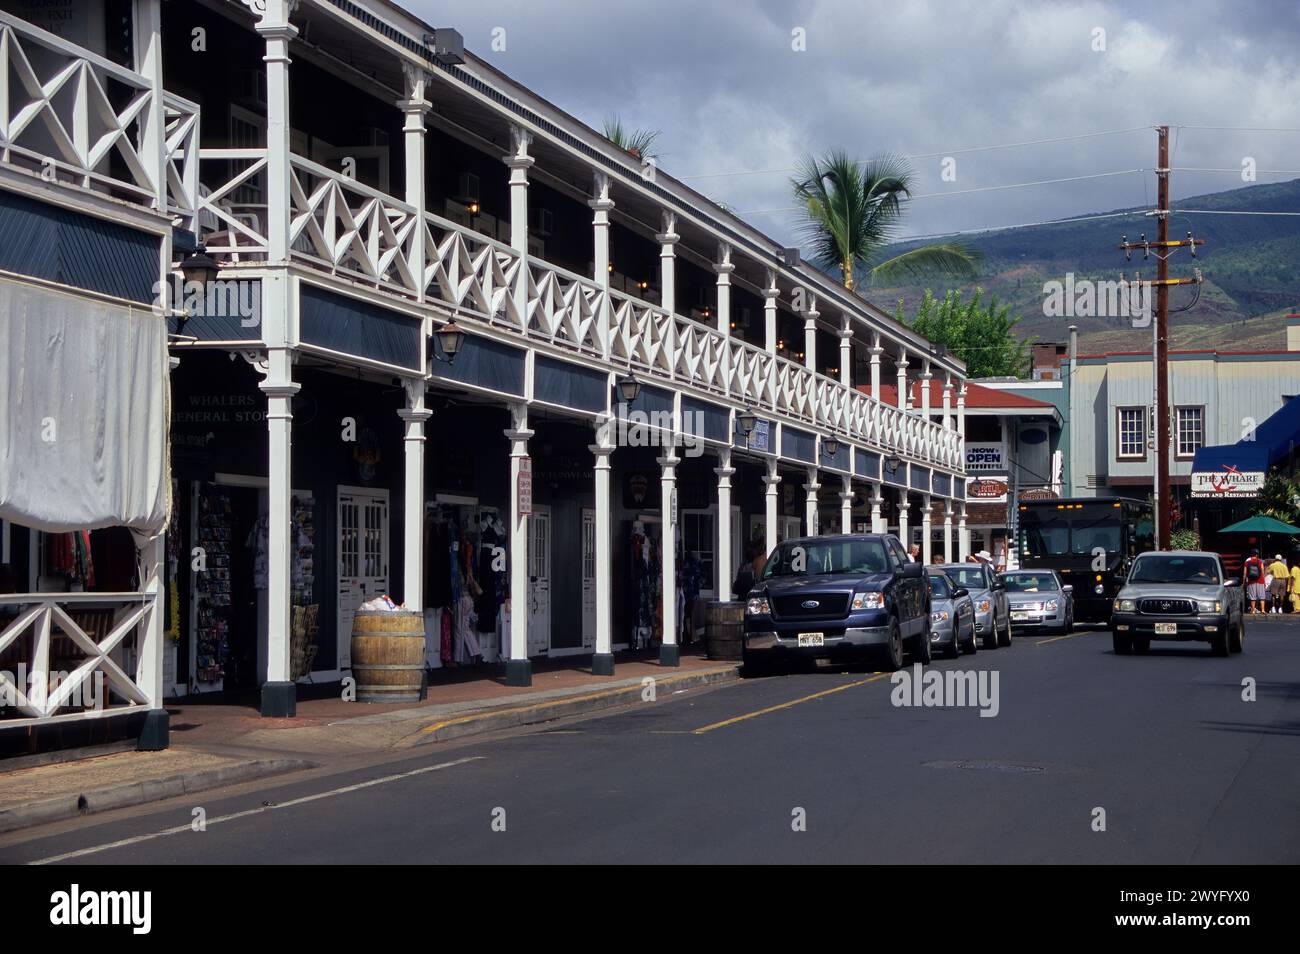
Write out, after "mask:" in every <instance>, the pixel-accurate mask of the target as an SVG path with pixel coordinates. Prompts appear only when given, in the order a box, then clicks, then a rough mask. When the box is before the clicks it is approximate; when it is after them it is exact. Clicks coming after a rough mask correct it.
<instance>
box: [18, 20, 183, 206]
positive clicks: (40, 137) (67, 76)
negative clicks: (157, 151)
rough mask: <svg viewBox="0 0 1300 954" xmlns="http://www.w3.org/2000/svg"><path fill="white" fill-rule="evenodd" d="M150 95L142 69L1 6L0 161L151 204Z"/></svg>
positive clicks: (154, 170) (153, 190) (156, 172)
mask: <svg viewBox="0 0 1300 954" xmlns="http://www.w3.org/2000/svg"><path fill="white" fill-rule="evenodd" d="M155 95H156V93H155V91H154V88H153V86H152V85H151V84H150V82H149V80H148V79H147V78H146V77H145V76H143V75H141V74H139V73H136V72H133V71H132V70H128V69H126V68H124V67H122V66H118V65H117V64H116V63H113V62H110V61H109V60H106V59H104V58H103V57H101V56H98V55H96V54H95V53H92V52H90V51H88V50H85V49H83V48H82V47H79V46H76V45H75V44H72V43H69V42H67V41H66V40H63V39H61V38H59V37H57V36H55V35H54V34H52V33H47V32H46V31H45V30H42V29H40V28H38V27H35V26H32V25H31V24H30V23H27V22H26V21H24V20H20V19H18V18H17V17H15V16H12V15H10V14H8V13H3V12H0V162H4V163H8V164H11V165H18V166H22V167H24V168H26V169H28V170H29V171H33V172H38V173H40V174H42V175H44V176H46V177H47V178H51V179H54V178H57V179H58V180H59V181H62V182H71V183H73V184H76V185H79V186H81V187H82V188H85V189H92V190H94V191H97V192H101V193H105V194H108V195H113V196H116V197H119V198H124V199H127V200H129V201H133V202H137V203H139V204H142V205H146V206H151V205H153V204H154V196H155V195H156V194H157V189H156V187H155V178H156V176H157V175H159V174H160V171H159V170H158V169H157V168H156V166H155V164H154V162H153V161H152V160H151V159H150V158H149V156H147V155H144V154H142V151H141V144H142V142H143V131H144V124H145V123H146V122H147V117H148V113H149V111H150V110H151V109H152V108H153V103H154V97H155ZM174 103H175V105H176V107H177V111H176V114H175V115H176V116H177V118H178V119H179V118H180V116H181V113H182V112H184V109H183V106H182V104H184V101H183V100H180V99H179V98H176V99H175V101H174ZM184 105H192V104H184ZM195 113H197V109H195ZM183 138H185V136H184V135H181V134H180V133H179V130H178V141H179V139H183ZM195 142H197V139H196V140H195ZM178 185H179V182H178ZM181 204H182V203H180V202H178V203H177V205H178V208H179V206H180V205H181Z"/></svg>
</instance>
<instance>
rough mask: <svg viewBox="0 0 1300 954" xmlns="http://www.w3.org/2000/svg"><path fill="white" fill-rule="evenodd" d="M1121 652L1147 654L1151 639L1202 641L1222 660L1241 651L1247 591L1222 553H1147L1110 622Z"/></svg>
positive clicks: (1134, 570) (1135, 566)
mask: <svg viewBox="0 0 1300 954" xmlns="http://www.w3.org/2000/svg"><path fill="white" fill-rule="evenodd" d="M1110 626H1111V637H1112V639H1113V640H1114V646H1115V653H1116V655H1119V656H1127V655H1129V654H1130V653H1134V652H1137V653H1145V652H1146V651H1147V650H1148V649H1150V648H1151V640H1153V639H1167V640H1199V641H1200V642H1206V643H1209V644H1210V648H1211V650H1212V651H1213V652H1214V654H1215V655H1216V656H1227V655H1228V654H1229V653H1239V652H1241V644H1242V640H1243V638H1244V636H1245V622H1244V621H1243V620H1242V592H1241V586H1240V584H1239V583H1238V582H1237V580H1235V579H1232V578H1230V577H1229V576H1228V575H1227V574H1226V573H1224V572H1223V562H1222V561H1221V560H1220V559H1219V555H1218V554H1217V553H1204V552H1199V551H1195V550H1166V551H1162V552H1152V553H1143V554H1142V555H1141V556H1139V557H1138V558H1137V559H1136V560H1134V561H1133V568H1132V569H1131V570H1129V574H1128V580H1127V582H1126V583H1125V584H1124V586H1123V588H1122V589H1120V591H1119V593H1118V595H1116V597H1115V604H1114V610H1113V612H1112V614H1111V620H1110Z"/></svg>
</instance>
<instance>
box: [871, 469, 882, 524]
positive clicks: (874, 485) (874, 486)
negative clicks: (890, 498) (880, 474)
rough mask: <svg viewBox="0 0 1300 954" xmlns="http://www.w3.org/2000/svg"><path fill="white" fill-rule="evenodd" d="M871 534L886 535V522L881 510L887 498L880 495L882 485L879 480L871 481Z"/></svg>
mask: <svg viewBox="0 0 1300 954" xmlns="http://www.w3.org/2000/svg"><path fill="white" fill-rule="evenodd" d="M870 486H871V532H872V533H884V532H885V521H884V518H883V517H881V515H880V508H881V506H883V505H884V503H885V498H884V497H882V496H881V495H880V490H881V484H880V481H878V480H873V481H871V484H870Z"/></svg>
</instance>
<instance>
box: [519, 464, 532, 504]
mask: <svg viewBox="0 0 1300 954" xmlns="http://www.w3.org/2000/svg"><path fill="white" fill-rule="evenodd" d="M516 496H517V497H518V498H519V515H520V516H521V517H522V516H524V515H525V514H530V513H532V512H533V459H532V458H531V457H521V458H519V486H518V487H517V488H516Z"/></svg>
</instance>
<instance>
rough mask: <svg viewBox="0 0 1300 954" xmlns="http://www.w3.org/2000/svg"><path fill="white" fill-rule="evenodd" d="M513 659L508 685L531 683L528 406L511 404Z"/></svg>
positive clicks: (508, 668)
mask: <svg viewBox="0 0 1300 954" xmlns="http://www.w3.org/2000/svg"><path fill="white" fill-rule="evenodd" d="M510 423H511V426H510V427H509V428H508V429H507V430H506V432H505V435H506V438H507V439H508V440H509V441H510V658H509V659H507V660H506V685H507V686H531V685H532V684H533V668H532V663H531V662H530V661H529V659H528V522H529V521H528V515H527V514H524V513H520V512H519V474H520V472H522V471H523V469H524V466H525V464H524V461H526V460H528V439H529V438H530V437H532V436H533V432H532V431H531V430H529V429H528V405H526V404H514V405H511V407H510Z"/></svg>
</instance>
